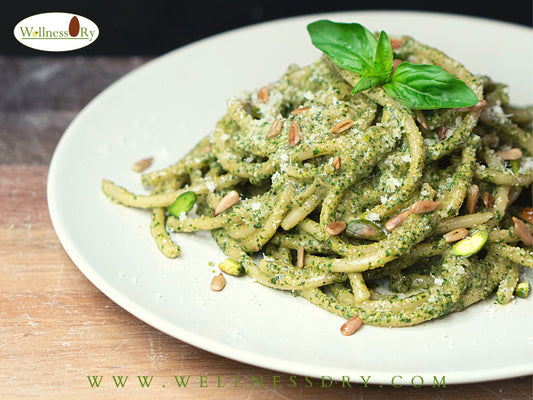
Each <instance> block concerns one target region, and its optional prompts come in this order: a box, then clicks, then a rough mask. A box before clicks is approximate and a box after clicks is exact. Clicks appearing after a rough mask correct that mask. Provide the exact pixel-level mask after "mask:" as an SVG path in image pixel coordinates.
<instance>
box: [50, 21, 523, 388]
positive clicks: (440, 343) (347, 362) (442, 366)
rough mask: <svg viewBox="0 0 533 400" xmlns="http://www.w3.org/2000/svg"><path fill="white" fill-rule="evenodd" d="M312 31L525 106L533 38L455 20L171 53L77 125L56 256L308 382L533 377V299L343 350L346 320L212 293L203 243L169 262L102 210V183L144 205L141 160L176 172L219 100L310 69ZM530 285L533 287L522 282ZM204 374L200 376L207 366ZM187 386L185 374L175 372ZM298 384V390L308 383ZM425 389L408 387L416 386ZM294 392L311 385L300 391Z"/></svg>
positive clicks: (288, 300) (249, 357) (211, 343)
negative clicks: (466, 78) (348, 36)
mask: <svg viewBox="0 0 533 400" xmlns="http://www.w3.org/2000/svg"><path fill="white" fill-rule="evenodd" d="M319 18H329V19H332V20H336V21H346V22H349V21H352V22H359V23H362V24H363V25H365V26H366V27H368V28H369V29H371V30H380V29H384V30H386V31H387V32H388V33H389V34H409V35H412V36H414V37H416V38H417V39H419V40H421V41H423V42H424V43H427V44H430V45H433V46H435V47H437V48H440V49H442V50H444V51H445V52H447V53H448V54H449V55H450V56H452V57H455V58H456V59H458V60H461V61H462V62H463V63H464V64H465V65H466V66H467V67H468V68H469V69H470V70H471V71H472V72H474V73H483V74H488V75H490V76H492V77H493V78H494V79H495V80H497V81H502V82H506V83H508V84H509V85H510V91H511V98H512V100H513V102H515V103H517V104H525V103H531V102H533V101H532V98H531V95H532V93H533V79H532V74H531V71H533V49H532V46H533V35H532V32H531V30H530V29H528V28H525V27H520V26H516V25H511V24H506V23H501V22H495V21H489V20H484V19H477V18H469V17H462V16H455V15H444V14H433V13H415V12H352V13H335V14H325V15H314V16H304V17H299V18H291V19H285V20H280V21H274V22H269V23H264V24H260V25H256V26H251V27H247V28H243V29H238V30H235V31H231V32H227V33H224V34H221V35H218V36H215V37H213V38H209V39H206V40H202V41H200V42H197V43H194V44H192V45H189V46H186V47H183V48H181V49H178V50H176V51H173V52H171V53H169V54H167V55H165V56H163V57H160V58H158V59H156V60H154V61H152V62H149V63H148V64H146V65H145V66H143V67H141V68H139V69H137V70H136V71H134V72H132V73H130V74H128V75H127V76H126V77H125V78H123V79H121V80H119V81H118V82H116V83H115V84H113V85H112V86H111V87H110V88H108V89H107V90H105V91H104V92H103V93H102V94H100V95H99V96H97V97H96V98H95V99H94V100H93V101H92V102H91V103H90V104H89V105H88V106H87V107H86V108H85V109H84V110H83V111H82V112H81V113H80V114H79V115H78V116H77V117H76V119H75V120H74V121H73V122H72V124H71V125H70V126H69V128H68V129H67V131H66V132H65V134H64V135H63V137H62V138H61V141H60V142H59V145H58V146H57V149H56V151H55V154H54V157H53V160H52V163H51V166H50V173H49V180H48V202H49V208H50V215H51V217H52V221H53V224H54V227H55V229H56V231H57V234H58V236H59V238H60V240H61V243H62V244H63V246H64V248H65V250H66V251H67V253H68V254H69V256H70V257H71V258H72V260H73V261H74V263H75V264H76V265H77V266H78V267H79V268H80V270H81V271H82V272H83V273H84V274H85V275H86V276H87V277H88V278H89V279H90V280H91V281H92V282H93V283H94V284H95V285H96V286H97V287H98V288H99V289H100V290H102V292H104V293H105V294H106V295H107V296H109V297H110V298H111V299H112V300H114V301H115V302H116V303H118V304H119V305H121V306H122V307H124V308H125V309H126V310H128V311H129V312H131V313H132V314H134V315H135V316H137V317H138V318H140V319H141V320H143V321H145V322H146V323H148V324H150V325H152V326H154V327H156V328H157V329H160V330H161V331H163V332H166V333H168V334H169V335H172V336H174V337H176V338H178V339H181V340H183V341H185V342H188V343H190V344H192V345H194V346H197V347H200V348H202V349H205V350H208V351H211V352H213V353H217V354H220V355H222V356H225V357H229V358H232V359H235V360H239V361H242V362H246V363H249V364H254V365H258V366H262V367H266V368H270V369H273V370H278V371H283V372H285V373H290V374H298V375H302V376H313V377H318V378H320V377H321V376H330V377H332V378H334V379H342V377H343V376H349V377H350V379H351V380H352V381H354V382H361V381H362V378H361V377H365V378H364V379H365V380H366V379H367V378H366V377H368V376H370V380H369V383H379V384H390V383H391V380H392V379H393V377H394V376H398V375H399V376H402V378H395V383H397V384H399V383H403V384H410V380H411V379H412V377H414V376H420V377H422V378H423V380H424V383H425V384H433V376H436V377H438V379H439V380H440V379H442V377H443V376H445V382H446V383H447V384H449V383H464V382H476V381H482V380H491V379H498V378H508V377H515V376H520V375H527V374H531V373H533V325H532V318H531V315H532V313H531V312H532V305H533V302H532V300H533V297H532V296H530V297H529V299H527V300H520V301H513V302H511V304H509V305H506V306H504V307H502V306H498V305H495V304H493V303H492V302H491V301H490V300H489V301H484V302H482V303H480V304H477V305H475V306H473V307H471V308H469V309H468V310H466V311H464V312H462V313H458V314H453V315H451V316H449V317H446V318H445V319H443V320H439V321H434V322H431V323H425V324H422V325H420V326H417V327H412V328H401V329H385V328H374V327H371V326H365V327H364V329H361V330H360V331H359V332H357V334H356V335H354V336H351V337H344V336H342V335H341V334H340V333H339V327H340V325H341V324H342V322H343V320H342V319H341V318H339V317H337V316H334V315H331V314H329V313H327V312H326V311H323V310H321V309H319V308H317V307H315V306H313V305H311V304H309V303H307V302H306V301H305V300H303V299H300V298H293V297H291V295H290V294H288V293H282V292H277V291H274V290H271V289H267V288H264V287H262V286H261V285H259V284H257V283H254V282H253V281H252V280H251V279H249V278H246V277H241V278H234V277H229V278H228V284H227V287H226V289H225V290H223V291H222V292H219V293H214V292H212V291H211V290H210V289H209V283H210V280H211V277H212V276H213V275H214V270H215V267H212V266H209V265H208V263H209V262H214V263H218V262H220V261H222V260H223V259H224V256H223V255H222V253H221V252H220V251H219V250H218V248H217V246H216V245H215V243H214V241H213V240H212V239H211V237H210V235H208V234H205V233H200V234H181V235H179V236H178V237H177V240H178V241H179V244H180V245H181V247H182V249H183V253H182V256H181V257H180V258H179V259H177V260H169V259H166V258H165V257H164V256H163V255H161V254H160V253H159V251H158V250H157V249H156V247H155V245H154V244H153V243H152V239H151V237H150V233H149V222H150V215H149V213H147V212H144V211H141V210H135V209H128V208H124V207H121V206H116V205H112V204H110V202H109V201H108V200H107V199H106V198H105V197H104V196H103V195H102V194H101V192H100V183H101V180H102V178H108V179H111V180H113V181H115V182H117V183H119V184H121V185H123V186H125V187H127V188H129V189H131V190H133V191H137V192H143V188H142V186H141V184H140V178H139V175H138V174H135V173H133V172H131V171H130V166H131V164H132V163H134V162H135V161H137V160H139V159H141V158H144V157H146V156H154V157H155V162H154V165H153V166H152V169H157V168H162V167H164V166H167V165H169V164H171V163H174V162H175V161H176V160H178V159H179V158H180V157H181V156H182V155H183V154H185V153H186V151H188V150H189V149H190V148H191V147H192V146H193V145H194V144H195V143H196V142H198V141H199V140H200V139H201V138H202V137H204V136H205V135H207V134H209V133H210V132H212V130H213V127H214V125H215V122H216V121H217V119H218V118H219V117H221V116H222V115H223V114H224V112H225V104H226V99H227V98H228V97H230V96H231V95H234V94H236V93H238V92H239V91H241V90H243V89H253V88H258V87H260V86H262V85H264V84H265V83H267V82H270V81H273V80H275V79H277V78H278V77H279V76H280V75H281V74H282V73H283V72H284V71H285V69H286V67H287V66H288V65H289V64H290V63H298V64H300V65H304V64H307V63H310V62H312V61H313V60H314V59H315V58H316V57H318V55H319V52H318V50H316V49H315V48H314V47H313V46H312V45H311V43H310V40H309V38H308V34H307V31H306V25H307V24H308V23H309V22H311V21H314V20H316V19H319ZM530 280H531V275H530ZM206 368H209V366H206ZM185 373H186V371H185ZM302 379H303V378H302ZM419 382H420V379H419V378H415V383H416V384H418V383H419ZM299 383H300V384H301V385H303V384H305V381H300V382H299Z"/></svg>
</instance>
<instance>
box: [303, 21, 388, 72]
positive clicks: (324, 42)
mask: <svg viewBox="0 0 533 400" xmlns="http://www.w3.org/2000/svg"><path fill="white" fill-rule="evenodd" d="M307 30H308V32H309V35H310V36H311V42H312V43H313V45H314V46H315V47H317V48H318V49H320V50H322V51H323V52H324V53H325V54H327V55H328V56H329V58H331V60H332V61H333V62H334V63H335V64H337V65H338V66H339V67H341V68H342V69H345V70H348V71H352V72H355V73H357V74H359V75H363V74H364V73H365V72H370V71H372V70H373V69H374V54H375V52H376V45H377V41H376V38H375V37H374V35H373V34H372V32H370V31H369V30H368V29H366V28H365V27H364V26H362V25H360V24H345V23H337V22H331V21H328V20H320V21H315V22H312V23H310V24H309V25H307Z"/></svg>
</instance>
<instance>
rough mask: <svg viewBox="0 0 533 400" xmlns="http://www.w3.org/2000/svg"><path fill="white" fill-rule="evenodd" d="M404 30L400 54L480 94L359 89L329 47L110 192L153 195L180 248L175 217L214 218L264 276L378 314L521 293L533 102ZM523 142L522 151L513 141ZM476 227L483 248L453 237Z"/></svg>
mask: <svg viewBox="0 0 533 400" xmlns="http://www.w3.org/2000/svg"><path fill="white" fill-rule="evenodd" d="M394 40H395V41H396V43H398V42H399V43H400V44H399V45H398V46H396V47H397V48H395V50H394V56H395V58H397V59H399V60H408V61H410V62H414V63H421V64H422V63H423V64H433V65H439V66H441V67H442V68H443V69H444V70H445V71H447V72H448V73H450V74H452V75H454V76H455V77H457V78H458V79H460V80H462V81H463V82H465V83H466V84H467V85H468V86H469V87H471V88H472V89H473V91H474V92H475V94H476V95H477V97H478V99H479V100H480V103H478V105H476V106H473V107H468V108H466V109H464V108H457V109H453V108H452V109H450V108H448V109H439V110H412V109H409V108H407V107H405V106H402V105H401V104H399V103H398V102H397V101H395V100H393V99H392V98H391V97H389V96H388V95H387V94H386V93H385V92H384V90H383V89H382V88H379V87H374V88H371V89H368V90H364V91H362V92H359V93H356V94H355V95H352V93H351V89H352V87H353V86H354V85H355V84H356V83H357V81H358V79H359V76H358V75H356V74H354V73H352V72H349V71H346V70H343V69H340V68H339V67H338V66H336V65H335V64H334V63H332V62H331V60H330V59H329V58H328V57H327V56H322V57H321V58H320V59H318V60H317V61H316V62H315V63H313V64H312V65H310V66H305V67H298V66H295V65H291V66H290V67H289V68H288V70H287V72H286V73H285V74H284V75H283V76H282V77H281V78H280V79H279V80H278V81H276V82H274V83H271V84H269V85H267V86H265V87H263V88H261V89H260V90H257V91H254V92H249V93H244V94H242V95H239V96H236V97H233V98H231V99H229V101H228V108H227V114H226V115H224V116H223V117H222V118H221V119H220V121H219V122H218V123H217V125H216V129H215V132H214V134H213V135H212V136H211V137H209V138H205V139H203V140H202V141H201V142H200V143H199V144H198V145H197V146H196V147H195V148H194V149H192V150H191V151H190V152H189V153H188V154H187V155H186V156H185V157H184V158H183V159H181V160H180V161H178V162H177V163H176V164H174V165H172V166H170V167H168V168H165V169H163V170H159V171H155V172H150V173H145V174H143V176H142V182H143V184H144V185H145V186H147V187H151V188H152V192H151V194H150V195H135V194H133V193H130V192H128V191H127V190H126V189H124V188H121V187H119V186H117V185H115V184H113V183H112V182H110V181H107V180H104V181H103V185H102V190H103V192H104V193H105V194H106V195H107V196H108V197H109V198H110V199H111V200H113V201H114V202H117V203H120V204H123V205H125V206H130V207H139V208H146V209H151V210H152V215H153V216H152V224H151V230H152V235H153V237H154V239H155V242H156V243H157V245H158V247H159V248H160V249H161V251H162V252H163V253H164V254H165V255H166V256H168V257H175V256H178V255H179V254H180V251H181V250H180V248H179V246H177V245H176V244H175V243H173V242H172V240H171V238H170V236H169V234H168V231H172V232H194V231H198V230H209V231H211V232H212V235H213V237H214V239H215V240H216V242H217V244H218V245H219V247H220V248H221V249H222V251H223V252H224V253H225V254H226V255H227V256H228V257H229V258H231V259H232V260H234V261H236V262H238V263H240V264H241V265H242V266H243V267H244V271H245V272H246V274H247V275H249V276H250V277H252V278H254V279H255V280H256V281H257V282H259V283H261V284H263V285H265V286H268V287H271V288H274V289H279V290H289V291H293V292H294V293H295V294H298V295H300V296H301V297H303V298H305V299H307V300H309V301H310V302H311V303H313V304H316V305H318V306H320V307H322V308H324V309H326V310H328V311H330V312H332V313H335V314H338V315H341V316H342V317H345V318H353V317H355V316H356V317H357V318H359V319H361V320H362V321H363V322H364V323H365V324H371V325H379V326H410V325H414V324H418V323H421V322H424V321H427V320H431V319H434V318H437V317H441V316H443V315H446V314H448V313H451V312H455V311H460V310H462V309H464V308H465V307H468V306H469V305H471V304H473V303H475V302H477V301H479V300H481V299H484V298H487V297H488V296H490V295H491V294H492V293H494V292H496V299H497V301H499V302H500V303H507V302H509V301H510V300H511V298H512V296H513V293H514V290H515V288H516V286H517V284H518V281H519V270H520V268H521V267H520V265H524V266H527V267H530V268H531V267H533V256H532V252H531V248H530V247H528V246H527V235H528V234H529V235H530V236H531V233H530V232H531V231H532V228H533V225H532V223H531V222H532V221H531V220H529V221H526V222H523V221H522V224H524V226H525V227H526V229H525V231H524V227H523V226H522V225H521V226H520V227H517V226H516V223H513V220H512V217H513V216H515V217H516V216H519V215H520V213H521V211H522V209H523V207H521V206H516V205H514V204H513V203H514V202H515V201H516V200H517V199H518V198H519V197H521V199H524V198H525V199H526V200H525V201H528V200H527V199H528V196H530V190H531V183H532V181H533V169H532V167H531V164H532V162H531V161H532V158H531V157H532V155H533V149H532V147H533V141H532V134H531V122H532V120H533V112H532V110H531V108H529V109H527V108H525V109H518V108H513V107H511V106H510V105H509V104H508V96H507V93H506V90H505V86H504V85H501V84H498V83H495V82H492V81H491V80H490V79H489V78H487V77H476V76H473V75H472V74H470V73H469V72H468V71H467V70H466V69H465V68H464V67H463V66H462V65H461V64H459V63H457V62H456V61H454V60H452V59H450V58H449V57H447V56H446V55H445V54H443V53H442V52H440V51H438V50H435V49H433V48H430V47H428V46H425V45H422V44H420V43H418V42H417V41H415V40H414V39H412V38H409V37H402V38H401V39H394ZM509 149H516V150H515V153H517V151H520V157H518V158H516V157H515V158H516V159H515V160H509V159H505V158H506V157H502V156H501V155H502V153H499V152H500V151H505V150H509ZM474 187H475V188H477V193H478V195H477V196H476V195H474V194H473V190H472V188H474ZM524 189H527V190H524ZM528 191H529V193H528ZM186 192H193V193H195V194H196V196H197V201H196V214H197V216H195V217H191V216H188V215H187V214H186V213H181V214H180V215H169V214H168V212H167V208H168V207H169V206H170V205H171V204H173V203H174V202H175V201H176V199H177V198H178V197H179V196H180V195H182V194H183V193H186ZM235 192H237V197H235ZM228 194H231V196H228ZM232 196H233V197H232ZM230 197H231V198H232V200H228V199H230ZM482 199H485V200H482ZM529 199H530V197H529ZM529 201H530V200H529ZM221 203H222V206H223V207H222V206H221ZM226 203H227V204H226ZM466 203H469V205H468V206H467V204H466ZM217 207H218V208H219V209H222V211H221V212H220V213H218V212H217V213H216V214H217V215H214V214H215V213H214V211H215V209H217ZM522 214H523V213H522ZM478 232H484V233H486V235H485V236H484V237H482V238H481V239H480V240H478V242H480V243H481V244H480V246H479V248H476V249H474V252H473V254H472V255H470V256H467V255H463V254H462V253H460V252H459V253H457V251H453V249H454V246H455V245H456V244H457V240H467V239H469V238H470V237H473V236H474V235H476V234H478ZM443 235H444V237H443ZM485 241H486V243H485ZM466 245H468V243H466ZM255 254H259V255H261V254H262V257H261V259H260V260H259V261H258V262H256V261H254V259H253V255H255Z"/></svg>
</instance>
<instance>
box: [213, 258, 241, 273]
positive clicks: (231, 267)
mask: <svg viewBox="0 0 533 400" xmlns="http://www.w3.org/2000/svg"><path fill="white" fill-rule="evenodd" d="M218 268H220V270H221V271H222V272H224V273H226V274H228V275H233V276H239V275H240V274H242V273H243V272H244V268H243V267H242V264H241V263H239V262H237V261H235V260H232V259H231V258H226V259H225V260H224V261H223V262H221V263H220V264H219V265H218Z"/></svg>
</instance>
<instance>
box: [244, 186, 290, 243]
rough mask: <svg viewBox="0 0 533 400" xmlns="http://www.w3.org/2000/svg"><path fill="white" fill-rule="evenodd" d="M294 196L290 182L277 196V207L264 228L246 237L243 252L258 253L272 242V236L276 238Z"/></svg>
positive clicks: (275, 206)
mask: <svg viewBox="0 0 533 400" xmlns="http://www.w3.org/2000/svg"><path fill="white" fill-rule="evenodd" d="M293 195H294V186H293V185H292V184H291V183H290V182H288V183H287V184H286V185H285V187H284V189H283V190H282V191H280V193H279V195H278V196H276V200H275V205H274V207H273V208H272V211H271V212H270V216H269V217H268V219H267V220H266V221H265V222H264V224H263V226H262V227H261V228H260V229H258V230H257V231H256V232H254V233H253V234H251V235H249V236H248V237H246V239H245V240H242V241H241V243H240V245H241V247H242V248H243V250H245V251H247V252H250V251H252V252H253V251H258V250H259V249H261V248H262V247H263V246H264V244H265V243H266V242H268V241H269V240H270V238H271V237H272V236H274V234H275V233H276V230H277V229H278V226H279V225H280V224H281V221H282V220H283V218H284V217H285V215H286V214H287V211H288V206H289V205H290V203H291V200H292V197H293Z"/></svg>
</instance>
